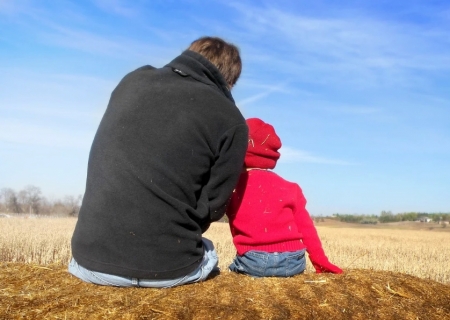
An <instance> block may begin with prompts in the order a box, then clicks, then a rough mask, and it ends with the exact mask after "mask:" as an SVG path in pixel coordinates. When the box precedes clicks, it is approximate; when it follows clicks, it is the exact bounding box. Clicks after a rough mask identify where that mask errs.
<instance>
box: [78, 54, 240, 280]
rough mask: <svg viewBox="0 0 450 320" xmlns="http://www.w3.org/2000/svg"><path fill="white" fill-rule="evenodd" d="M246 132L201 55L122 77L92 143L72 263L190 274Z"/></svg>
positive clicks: (232, 179) (222, 205)
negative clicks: (202, 238)
mask: <svg viewBox="0 0 450 320" xmlns="http://www.w3.org/2000/svg"><path fill="white" fill-rule="evenodd" d="M247 134H248V130H247V126H246V123H245V120H244V118H243V116H242V115H241V113H240V111H239V110H238V108H237V107H236V106H235V104H234V100H233V98H232V95H231V93H230V92H229V90H228V88H227V84H226V82H225V80H224V78H223V77H222V75H221V74H220V72H219V71H218V69H217V68H216V67H215V66H214V65H213V64H211V63H210V62H209V61H208V60H207V59H205V58H204V57H203V56H201V55H200V54H198V53H196V52H192V51H185V52H183V53H182V54H181V55H180V56H178V57H177V58H175V59H174V60H173V61H172V62H170V63H169V64H168V65H166V66H165V67H163V68H154V67H151V66H144V67H141V68H139V69H137V70H135V71H133V72H131V73H129V74H128V75H126V76H125V77H124V78H123V79H122V80H121V82H120V83H119V84H118V86H117V87H116V88H115V89H114V91H113V92H112V94H111V98H110V101H109V104H108V107H107V109H106V111H105V114H104V116H103V118H102V120H101V123H100V125H99V128H98V130H97V133H96V135H95V138H94V141H93V143H92V147H91V151H90V155H89V164H88V173H87V182H86V191H85V195H84V198H83V202H82V206H81V210H80V213H79V217H78V221H77V224H76V227H75V231H74V234H73V237H72V254H73V256H74V258H75V260H76V261H77V262H78V263H79V264H80V265H82V266H84V267H85V268H88V269H90V270H93V271H98V272H103V273H109V274H114V275H120V276H126V277H135V278H146V279H155V280H157V279H161V280H162V279H174V278H178V277H181V276H184V275H186V274H188V273H190V272H192V271H193V270H194V269H195V268H197V267H198V265H199V264H200V262H201V261H202V258H203V246H202V241H201V237H202V233H203V232H204V231H206V230H207V229H208V227H209V225H210V223H211V222H213V221H217V220H219V219H220V218H221V217H222V216H223V215H224V214H225V211H226V205H227V203H228V201H229V198H230V195H231V192H232V190H233V188H234V187H235V185H236V183H237V180H238V177H239V173H240V172H241V169H242V167H243V161H244V156H245V152H246V148H247V138H248V136H247Z"/></svg>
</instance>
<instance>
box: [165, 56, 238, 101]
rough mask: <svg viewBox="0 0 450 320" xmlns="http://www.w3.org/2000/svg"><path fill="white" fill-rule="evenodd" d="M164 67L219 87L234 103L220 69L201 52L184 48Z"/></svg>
mask: <svg viewBox="0 0 450 320" xmlns="http://www.w3.org/2000/svg"><path fill="white" fill-rule="evenodd" d="M165 67H170V68H172V70H173V71H174V72H177V73H178V74H180V75H181V76H184V77H187V76H190V77H192V78H194V79H195V80H197V81H200V82H203V83H205V84H207V85H211V86H214V87H216V88H217V89H219V90H220V91H221V92H222V93H223V94H224V95H225V96H226V97H227V98H228V99H230V100H231V101H232V102H233V103H234V99H233V96H232V95H231V92H230V90H229V89H228V84H227V82H226V81H225V78H224V77H223V76H222V74H221V73H220V71H219V70H218V69H217V68H216V67H215V66H214V65H213V64H212V63H211V62H209V60H208V59H206V58H205V57H203V56H202V55H201V54H199V53H197V52H194V51H190V50H186V51H184V52H183V53H182V54H181V55H179V56H178V57H176V58H175V59H173V60H172V61H171V62H170V63H168V64H167V65H166V66H165Z"/></svg>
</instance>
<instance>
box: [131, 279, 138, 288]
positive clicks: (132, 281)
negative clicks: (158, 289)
mask: <svg viewBox="0 0 450 320" xmlns="http://www.w3.org/2000/svg"><path fill="white" fill-rule="evenodd" d="M131 284H132V285H133V286H135V287H139V279H138V278H131Z"/></svg>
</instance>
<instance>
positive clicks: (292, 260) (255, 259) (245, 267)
mask: <svg viewBox="0 0 450 320" xmlns="http://www.w3.org/2000/svg"><path fill="white" fill-rule="evenodd" d="M229 268H230V270H231V271H234V272H237V273H243V274H247V275H249V276H253V277H257V278H259V277H292V276H294V275H296V274H299V273H302V272H303V271H305V268H306V260H305V250H299V251H294V252H264V251H255V250H251V251H248V252H246V253H244V254H243V255H242V256H239V255H236V257H235V258H234V260H233V262H232V263H231V265H230V267H229Z"/></svg>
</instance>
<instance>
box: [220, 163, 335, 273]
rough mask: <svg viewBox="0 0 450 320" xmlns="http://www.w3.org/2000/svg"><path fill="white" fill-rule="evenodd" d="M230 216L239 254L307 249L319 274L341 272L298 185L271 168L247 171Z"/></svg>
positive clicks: (237, 189) (234, 195)
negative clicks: (333, 261) (251, 251)
mask: <svg viewBox="0 0 450 320" xmlns="http://www.w3.org/2000/svg"><path fill="white" fill-rule="evenodd" d="M227 215H228V219H229V223H230V229H231V234H232V235H233V243H234V245H235V247H236V249H237V252H238V254H239V255H243V254H244V253H245V252H247V251H250V250H259V251H265V252H286V251H297V250H302V249H306V251H307V252H308V255H309V258H310V260H311V262H312V263H313V265H314V267H315V269H316V272H317V273H321V272H332V273H342V270H341V269H340V268H339V267H337V266H335V265H333V264H331V263H330V262H329V261H328V258H327V257H326V255H325V252H324V251H323V249H322V244H321V241H320V239H319V236H318V234H317V231H316V228H315V226H314V223H313V221H312V219H311V217H310V215H309V213H308V211H307V210H306V199H305V197H304V196H303V193H302V190H301V188H300V187H299V185H298V184H296V183H292V182H289V181H286V180H284V179H283V178H282V177H280V176H279V175H277V174H276V173H274V172H272V171H267V170H257V169H253V170H249V171H245V172H243V173H242V174H241V176H240V178H239V182H238V184H237V186H236V189H235V191H234V192H233V195H232V198H231V202H230V206H229V208H228V211H227Z"/></svg>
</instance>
